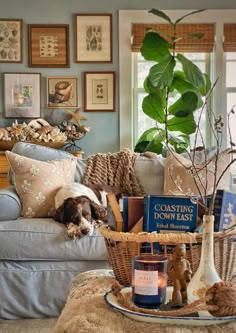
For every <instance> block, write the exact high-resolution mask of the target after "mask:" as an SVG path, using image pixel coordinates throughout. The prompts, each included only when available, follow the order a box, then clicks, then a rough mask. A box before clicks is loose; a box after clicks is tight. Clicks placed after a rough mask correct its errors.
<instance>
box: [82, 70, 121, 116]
mask: <svg viewBox="0 0 236 333" xmlns="http://www.w3.org/2000/svg"><path fill="white" fill-rule="evenodd" d="M84 111H106V112H109V111H115V72H85V73H84Z"/></svg>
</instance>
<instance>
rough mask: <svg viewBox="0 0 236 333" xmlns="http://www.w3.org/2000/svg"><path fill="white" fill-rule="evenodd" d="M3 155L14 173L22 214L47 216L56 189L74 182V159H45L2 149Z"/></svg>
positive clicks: (52, 204)
mask: <svg viewBox="0 0 236 333" xmlns="http://www.w3.org/2000/svg"><path fill="white" fill-rule="evenodd" d="M6 156H7V159H8V161H9V163H10V165H11V168H12V170H13V173H14V180H15V187H16V191H17V193H18V194H19V196H20V199H21V202H22V216H24V217H48V216H51V214H52V210H53V209H54V207H55V205H54V198H55V195H56V193H57V191H58V190H59V189H60V188H61V187H62V186H64V185H67V184H70V183H72V182H74V178H75V167H76V159H74V158H72V159H65V160H51V161H47V162H46V161H38V160H34V159H31V158H27V157H24V156H21V155H18V154H14V153H12V152H10V151H6Z"/></svg>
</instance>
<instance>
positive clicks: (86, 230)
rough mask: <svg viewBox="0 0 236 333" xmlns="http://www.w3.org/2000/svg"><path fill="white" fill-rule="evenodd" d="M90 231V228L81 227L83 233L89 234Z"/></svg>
mask: <svg viewBox="0 0 236 333" xmlns="http://www.w3.org/2000/svg"><path fill="white" fill-rule="evenodd" d="M89 231H90V229H89V228H83V229H81V233H82V234H83V235H87V234H88V233H89Z"/></svg>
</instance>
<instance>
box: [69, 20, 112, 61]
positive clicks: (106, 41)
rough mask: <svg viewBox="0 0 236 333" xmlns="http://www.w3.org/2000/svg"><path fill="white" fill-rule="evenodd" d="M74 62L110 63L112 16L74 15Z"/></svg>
mask: <svg viewBox="0 0 236 333" xmlns="http://www.w3.org/2000/svg"><path fill="white" fill-rule="evenodd" d="M74 16H75V62H84V63H85V62H93V63H99V62H104V63H110V62H112V14H75V15H74Z"/></svg>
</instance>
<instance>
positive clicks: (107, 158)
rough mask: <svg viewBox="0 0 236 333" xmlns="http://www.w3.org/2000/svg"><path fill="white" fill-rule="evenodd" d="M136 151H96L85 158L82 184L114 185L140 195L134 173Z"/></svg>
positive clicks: (130, 194)
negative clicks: (85, 165)
mask: <svg viewBox="0 0 236 333" xmlns="http://www.w3.org/2000/svg"><path fill="white" fill-rule="evenodd" d="M138 156H139V154H138V153H134V152H132V151H131V150H129V149H127V148H125V149H123V150H121V151H120V152H118V153H106V154H102V153H98V154H95V155H91V156H90V157H88V159H87V168H86V171H85V176H84V180H83V184H85V185H89V184H100V185H104V186H114V187H115V188H116V189H118V190H119V191H120V192H121V193H126V194H127V195H129V196H142V195H143V194H144V192H143V190H142V187H141V185H140V183H139V181H138V179H137V177H136V175H135V172H134V164H135V161H136V158H137V157H138Z"/></svg>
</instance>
